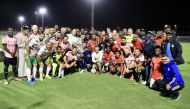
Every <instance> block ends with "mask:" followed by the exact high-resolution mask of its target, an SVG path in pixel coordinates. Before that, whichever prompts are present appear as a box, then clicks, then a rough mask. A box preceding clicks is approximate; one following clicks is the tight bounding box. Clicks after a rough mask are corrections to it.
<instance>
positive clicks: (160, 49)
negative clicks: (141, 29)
mask: <svg viewBox="0 0 190 109" xmlns="http://www.w3.org/2000/svg"><path fill="white" fill-rule="evenodd" d="M154 52H155V55H156V56H159V55H161V54H162V48H161V47H160V46H156V47H155V49H154Z"/></svg>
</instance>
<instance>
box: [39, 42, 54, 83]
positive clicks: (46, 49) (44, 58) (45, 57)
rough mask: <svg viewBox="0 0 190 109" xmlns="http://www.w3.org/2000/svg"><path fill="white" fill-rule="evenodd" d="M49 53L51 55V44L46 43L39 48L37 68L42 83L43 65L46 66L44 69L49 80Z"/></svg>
mask: <svg viewBox="0 0 190 109" xmlns="http://www.w3.org/2000/svg"><path fill="white" fill-rule="evenodd" d="M51 53H52V43H51V42H50V41H48V42H47V43H46V45H45V46H43V47H41V48H40V50H39V51H38V55H37V58H38V62H39V65H40V68H39V73H40V81H43V70H44V65H46V66H47V69H46V78H48V79H51V77H50V76H49V72H50V70H51V63H52V62H51V61H52V59H51V57H50V56H51Z"/></svg>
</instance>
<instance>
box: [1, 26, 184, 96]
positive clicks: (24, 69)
mask: <svg viewBox="0 0 190 109" xmlns="http://www.w3.org/2000/svg"><path fill="white" fill-rule="evenodd" d="M13 32H14V30H13V28H12V27H8V28H7V35H5V36H4V37H3V38H2V45H3V49H4V76H5V80H4V84H6V85H8V84H9V81H8V68H9V65H12V71H13V76H14V79H15V80H25V79H26V80H27V82H28V84H29V85H33V84H34V81H37V80H39V81H43V80H44V79H45V78H47V79H51V78H54V77H59V78H64V77H65V76H66V75H70V74H72V73H75V72H80V73H84V72H85V73H86V72H89V73H93V74H101V73H108V74H109V75H118V76H119V78H129V79H130V80H132V81H135V82H134V84H140V83H142V84H146V85H147V86H149V87H150V88H151V89H155V90H159V91H161V95H168V94H169V95H170V96H171V98H172V99H174V100H177V99H178V98H179V97H180V94H179V90H181V89H183V88H184V81H183V79H182V76H181V74H180V70H179V68H178V66H177V65H179V64H183V63H184V60H183V58H182V46H181V44H180V43H179V41H178V40H177V37H176V33H175V31H174V30H172V28H171V26H170V25H166V26H165V27H164V30H158V31H145V30H144V29H137V30H136V31H135V32H134V31H133V29H132V28H128V29H127V28H123V29H114V30H111V29H110V28H107V29H106V30H105V31H104V30H102V31H99V30H94V29H91V30H87V29H71V28H68V27H62V28H60V29H59V28H58V26H57V25H56V26H55V27H51V28H49V27H46V28H44V29H43V28H38V26H37V25H33V26H32V27H31V32H30V31H29V27H28V26H23V27H22V28H21V31H20V32H18V33H17V34H16V35H14V34H13Z"/></svg>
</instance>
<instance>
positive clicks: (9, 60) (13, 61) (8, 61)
mask: <svg viewBox="0 0 190 109" xmlns="http://www.w3.org/2000/svg"><path fill="white" fill-rule="evenodd" d="M4 65H6V66H8V65H12V66H16V65H17V58H16V57H15V58H7V57H5V60H4Z"/></svg>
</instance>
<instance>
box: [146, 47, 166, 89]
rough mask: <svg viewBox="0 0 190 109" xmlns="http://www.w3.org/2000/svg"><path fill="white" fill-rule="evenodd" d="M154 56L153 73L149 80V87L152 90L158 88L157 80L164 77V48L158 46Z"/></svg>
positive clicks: (152, 61) (152, 60)
mask: <svg viewBox="0 0 190 109" xmlns="http://www.w3.org/2000/svg"><path fill="white" fill-rule="evenodd" d="M154 52H155V53H154V54H155V55H154V56H153V57H152V59H151V64H150V66H151V69H152V71H151V73H150V79H149V83H150V85H149V87H150V88H153V89H154V88H156V86H155V80H157V79H160V78H161V77H162V73H163V71H162V55H161V54H162V48H161V47H160V46H156V47H155V50H154Z"/></svg>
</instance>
